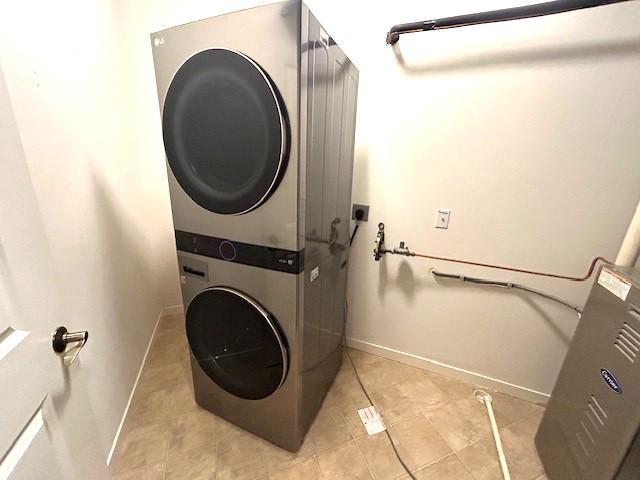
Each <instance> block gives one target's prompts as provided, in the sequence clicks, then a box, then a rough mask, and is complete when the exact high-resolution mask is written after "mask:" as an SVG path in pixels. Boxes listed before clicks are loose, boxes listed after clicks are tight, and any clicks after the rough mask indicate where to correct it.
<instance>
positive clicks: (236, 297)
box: [186, 287, 289, 400]
mask: <svg viewBox="0 0 640 480" xmlns="http://www.w3.org/2000/svg"><path fill="white" fill-rule="evenodd" d="M186 324H187V337H188V339H189V346H190V347H191V352H192V353H193V356H194V357H195V359H196V360H197V362H198V364H199V365H200V367H201V368H202V369H203V370H204V372H205V373H206V374H207V375H208V376H209V377H210V378H211V379H212V380H213V381H214V382H215V383H216V384H217V385H218V386H220V387H221V388H223V389H224V390H226V391H227V392H229V393H231V394H232V395H235V396H237V397H240V398H246V399H251V400H257V399H260V398H265V397H268V396H269V395H271V394H272V393H273V392H275V391H276V390H278V388H279V387H280V385H282V382H284V379H285V377H286V375H287V368H288V358H289V357H288V353H287V347H286V344H285V342H284V339H283V336H282V334H281V333H280V329H279V326H278V324H277V322H276V320H275V319H274V318H273V317H272V316H271V315H270V314H269V313H268V312H267V311H266V310H265V309H264V308H263V307H262V306H260V305H259V304H258V303H257V302H256V301H255V300H253V299H252V298H250V297H248V296H247V295H245V294H243V293H242V292H239V291H237V290H233V289H231V288H226V287H213V288H210V289H208V290H205V291H204V292H202V293H200V294H198V295H197V296H196V297H195V298H194V299H193V301H192V302H191V304H190V305H189V308H188V309H187V315H186Z"/></svg>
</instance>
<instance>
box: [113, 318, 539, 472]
mask: <svg viewBox="0 0 640 480" xmlns="http://www.w3.org/2000/svg"><path fill="white" fill-rule="evenodd" d="M351 355H352V358H353V360H354V362H355V364H356V367H357V368H358V371H359V372H360V375H361V378H362V380H363V382H364V383H365V385H366V386H367V388H368V389H369V390H370V393H371V394H372V396H373V399H374V401H375V403H376V404H377V406H378V408H379V409H380V410H381V412H382V416H383V418H384V420H385V423H386V424H387V425H388V426H389V430H390V433H391V435H392V436H393V438H394V441H395V442H396V444H397V447H398V450H399V451H400V453H401V455H402V457H403V458H404V460H405V462H406V463H407V464H408V466H409V467H410V468H411V470H412V471H413V472H414V473H415V476H416V477H417V478H419V479H429V480H494V479H495V480H501V478H502V477H501V474H500V468H499V465H498V461H497V457H496V453H495V447H494V444H493V439H492V437H491V429H490V426H489V422H488V420H487V417H486V411H485V410H484V406H483V405H482V404H480V403H479V402H478V401H477V400H476V399H475V398H473V394H472V392H473V390H474V386H473V385H470V384H465V383H462V382H459V381H456V380H453V379H450V378H447V377H444V376H440V375H436V374H433V373H429V372H425V371H423V370H419V369H416V368H412V367H409V366H407V365H403V364H400V363H397V362H393V361H391V360H387V359H383V358H381V357H377V356H374V355H369V354H366V353H363V352H359V351H357V350H351ZM189 368H190V367H189V364H188V353H187V345H186V340H185V338H184V334H183V318H182V317H181V316H173V317H167V318H165V319H164V321H163V322H162V323H161V324H160V325H159V327H158V331H157V333H156V339H155V340H154V342H153V344H152V346H151V350H150V352H149V356H148V359H147V364H146V365H145V368H144V370H143V373H142V376H141V379H140V382H139V384H138V388H137V391H136V393H135V395H134V398H133V402H132V405H131V408H130V410H129V414H128V416H127V419H126V420H125V424H124V427H123V431H122V434H121V436H120V441H119V443H118V446H117V448H116V453H115V455H114V458H113V460H112V462H111V469H112V473H113V475H114V479H115V480H132V479H135V480H160V479H164V480H174V479H180V480H213V479H216V480H232V479H233V480H235V479H238V480H240V479H242V480H293V479H304V480H315V479H324V480H331V479H375V480H385V479H389V480H391V479H406V478H409V477H408V476H407V475H406V474H405V473H404V470H403V469H402V466H401V465H400V464H399V463H398V461H397V460H396V459H395V457H394V455H393V450H392V449H391V446H390V444H389V442H388V440H387V438H386V435H385V434H384V433H379V434H377V435H373V436H368V435H367V434H366V431H365V430H364V427H363V426H362V423H361V422H360V419H359V418H358V414H357V410H358V409H359V408H363V407H366V406H368V401H367V399H366V397H365V396H364V394H363V393H362V391H361V390H360V387H359V385H358V383H357V381H356V378H355V376H354V373H353V370H352V369H351V366H350V364H349V362H348V360H345V362H344V363H343V367H342V369H341V371H340V372H339V374H338V377H337V378H336V381H335V384H334V385H333V387H332V389H331V390H330V391H329V393H328V395H327V397H326V399H325V401H324V404H323V407H322V409H321V410H320V412H319V414H318V417H317V419H316V420H315V422H314V424H313V426H312V427H311V430H310V431H309V434H308V435H307V438H306V440H305V443H304V444H303V446H302V448H301V449H300V451H299V452H298V453H296V454H293V453H290V452H287V451H285V450H282V449H280V448H278V447H275V446H273V445H272V444H270V443H268V442H266V441H264V440H262V439H260V438H258V437H255V436H254V435H251V434H250V433H247V432H245V431H244V430H241V429H239V428H237V427H235V426H233V425H231V424H230V423H228V422H226V421H224V420H222V419H221V418H217V417H215V416H214V415H213V414H211V413H209V412H206V411H204V410H202V409H200V408H199V407H198V406H197V405H196V404H195V402H194V399H193V393H192V390H191V382H190V372H189ZM494 408H495V411H496V418H497V422H498V424H499V426H500V428H501V433H502V438H503V442H504V444H505V451H506V455H507V458H508V460H509V464H510V468H511V474H512V478H513V480H546V477H545V476H544V471H543V469H542V466H541V465H540V462H539V459H538V456H537V454H536V451H535V447H534V445H533V436H534V434H535V431H536V428H537V425H538V422H539V421H540V417H541V415H542V411H543V408H542V407H540V406H538V405H534V404H531V403H527V402H524V401H521V400H517V399H515V398H512V397H509V396H506V395H502V394H498V393H496V394H494Z"/></svg>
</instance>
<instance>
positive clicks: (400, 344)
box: [313, 1, 640, 395]
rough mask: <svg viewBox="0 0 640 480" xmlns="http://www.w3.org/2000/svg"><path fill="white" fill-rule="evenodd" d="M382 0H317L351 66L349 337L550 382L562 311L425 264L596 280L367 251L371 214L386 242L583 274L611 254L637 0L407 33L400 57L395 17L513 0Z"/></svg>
mask: <svg viewBox="0 0 640 480" xmlns="http://www.w3.org/2000/svg"><path fill="white" fill-rule="evenodd" d="M384 3H385V6H376V5H377V4H373V3H372V4H370V5H369V7H367V9H366V11H362V10H361V9H360V6H359V5H354V4H352V3H350V2H340V4H339V5H340V7H339V8H338V6H337V5H338V2H333V1H331V2H327V1H318V2H313V4H315V6H316V10H317V14H318V16H319V17H320V20H321V21H322V22H324V23H325V24H326V25H327V28H328V29H329V30H330V31H331V32H332V33H333V35H334V36H335V37H336V39H337V41H338V43H341V44H342V45H343V46H344V48H345V50H346V51H347V52H348V54H349V55H350V56H351V57H352V58H353V60H354V61H355V62H356V64H357V65H358V66H359V67H360V73H361V75H360V79H361V85H360V87H361V88H360V103H359V115H358V122H359V123H358V133H357V146H356V163H355V171H356V175H355V181H354V193H353V199H354V201H355V202H358V203H370V204H371V212H370V222H369V223H368V224H366V225H365V228H364V229H361V230H360V232H359V233H358V235H359V238H358V239H357V240H356V241H355V248H354V251H353V257H352V264H351V270H350V284H349V289H350V290H349V296H350V302H351V304H350V307H351V308H350V311H351V319H350V325H349V329H348V335H349V337H351V338H352V339H354V340H360V341H363V342H367V343H369V344H374V345H381V346H384V347H387V348H390V349H395V350H399V351H401V352H406V353H409V354H412V355H416V356H419V357H423V358H427V359H431V360H435V361H437V362H442V363H444V364H446V365H450V366H453V367H456V368H461V369H465V370H469V371H472V372H476V373H478V374H480V375H486V376H489V377H493V378H496V379H498V380H500V381H502V382H506V383H510V384H515V385H517V386H520V387H523V388H525V389H531V390H534V391H538V392H542V393H549V392H550V390H551V388H552V386H553V382H554V380H555V377H556V374H557V371H558V369H559V366H560V363H561V361H562V359H563V356H564V354H565V352H566V348H567V343H568V341H569V340H570V338H571V335H572V333H573V330H574V328H575V326H576V323H577V319H576V318H575V316H574V315H573V314H572V312H571V311H570V310H567V309H564V308H563V307H560V306H556V305H553V304H550V303H549V302H547V301H542V300H539V299H537V298H534V297H530V296H527V295H517V294H513V293H509V292H504V291H500V290H491V289H486V288H477V287H471V286H462V285H460V284H456V283H451V282H449V283H446V282H441V283H436V282H435V281H434V280H433V279H432V278H431V276H430V275H429V272H428V269H429V268H431V267H434V268H436V269H439V270H441V271H445V272H454V273H464V274H466V275H477V276H484V277H489V278H495V279H500V280H511V281H515V282H521V283H524V284H526V285H529V286H532V287H536V288H539V289H542V290H545V291H548V292H550V293H553V294H556V295H558V296H561V297H564V298H566V299H568V300H570V301H572V302H575V303H578V304H582V303H583V302H584V300H585V299H586V296H587V294H588V291H589V288H590V285H589V284H574V283H571V282H566V281H554V280H543V279H540V278H536V277H531V276H524V275H516V274H510V273H502V272H498V271H492V270H487V269H480V268H470V267H465V266H456V265H453V264H445V263H440V262H430V261H424V260H418V259H405V258H403V257H387V258H385V259H384V260H383V261H382V262H380V263H379V264H378V263H374V262H373V261H372V259H371V249H372V247H373V243H372V242H373V240H374V237H375V233H376V224H377V222H378V221H384V222H385V223H386V226H387V241H388V243H389V245H391V246H393V245H397V243H398V242H399V241H400V240H404V241H406V242H407V244H408V245H409V247H411V248H412V249H414V250H416V251H419V252H425V253H431V254H435V255H442V256H455V257H463V258H466V259H470V260H475V261H480V262H492V263H498V264H510V265H515V266H520V267H523V268H528V269H538V270H549V271H556V272H561V273H567V274H576V275H578V274H582V273H583V272H585V271H586V268H587V266H588V264H589V262H590V260H591V258H592V257H594V256H596V255H604V256H606V257H608V258H611V259H614V258H615V256H616V252H617V249H618V247H619V245H620V242H621V241H622V238H623V236H624V233H625V231H626V227H627V225H628V222H629V220H630V218H631V216H632V214H633V211H634V209H635V206H636V204H637V202H638V199H639V198H640V129H639V127H638V120H639V119H640V30H638V25H640V3H638V2H630V3H629V4H626V5H614V6H608V7H601V8H597V9H593V10H589V11H583V12H576V13H571V14H563V15H558V16H554V17H546V18H539V19H532V20H526V21H519V22H510V23H503V24H494V25H490V26H477V27H468V28H463V29H455V30H447V31H439V32H428V33H422V34H413V35H406V36H403V37H402V39H401V40H400V43H399V52H400V55H401V57H400V56H396V55H394V52H393V50H392V49H391V48H390V47H386V46H385V45H384V43H383V42H384V33H385V31H386V30H387V29H388V28H389V27H390V26H391V24H394V23H400V22H405V21H412V20H420V19H426V18H429V17H437V16H448V15H455V14H459V13H467V12H472V11H475V10H476V9H478V8H486V9H490V8H496V7H504V6H510V5H513V3H514V2H508V1H493V2H488V1H487V2H477V1H459V2H435V1H432V2H420V1H415V2H414V1H411V2H384ZM520 3H524V2H520ZM358 15H362V16H364V17H361V19H362V21H360V22H358V21H355V19H356V18H358ZM399 57H400V58H403V61H401V59H400V58H399ZM439 207H447V208H451V209H452V216H451V224H450V228H449V229H448V230H436V229H434V228H433V221H434V212H435V210H436V209H437V208H439ZM360 346H365V347H366V346H367V345H366V344H364V345H363V344H360ZM504 387H505V388H507V387H508V386H507V385H505V386H504ZM520 393H521V394H523V395H526V393H527V392H526V391H521V392H520Z"/></svg>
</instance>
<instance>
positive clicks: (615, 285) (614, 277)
mask: <svg viewBox="0 0 640 480" xmlns="http://www.w3.org/2000/svg"><path fill="white" fill-rule="evenodd" d="M598 283H599V284H600V285H602V286H603V287H604V288H606V289H607V290H609V291H610V292H611V293H613V294H614V295H615V296H616V297H618V298H619V299H620V300H622V301H623V302H624V301H625V300H626V299H627V295H628V294H629V290H631V284H630V283H629V282H627V281H626V280H625V279H624V278H623V277H621V276H620V275H618V274H617V273H616V272H614V271H612V270H609V269H608V268H607V267H603V268H602V271H601V272H600V276H599V277H598Z"/></svg>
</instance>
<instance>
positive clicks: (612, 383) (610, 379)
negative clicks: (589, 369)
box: [600, 368, 622, 395]
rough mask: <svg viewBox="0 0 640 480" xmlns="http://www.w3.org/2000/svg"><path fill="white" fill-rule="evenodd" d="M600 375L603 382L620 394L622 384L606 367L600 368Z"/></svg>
mask: <svg viewBox="0 0 640 480" xmlns="http://www.w3.org/2000/svg"><path fill="white" fill-rule="evenodd" d="M600 375H602V379H603V380H604V383H606V384H607V386H608V387H609V388H610V389H611V390H613V391H614V392H616V393H617V394H618V395H621V394H622V384H621V383H620V382H619V381H618V379H617V378H616V377H615V375H614V374H613V373H611V372H610V371H609V370H607V369H606V368H601V369H600Z"/></svg>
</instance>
